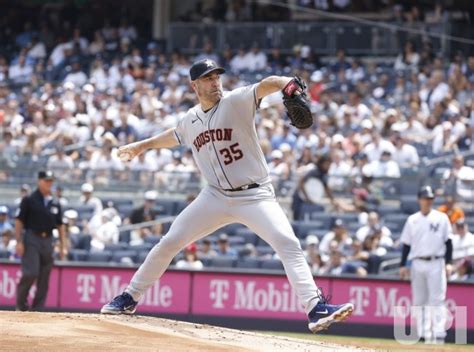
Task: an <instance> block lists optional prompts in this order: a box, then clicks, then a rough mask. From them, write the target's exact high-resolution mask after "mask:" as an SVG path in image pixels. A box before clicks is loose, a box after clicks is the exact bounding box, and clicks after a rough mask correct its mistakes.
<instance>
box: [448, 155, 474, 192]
mask: <svg viewBox="0 0 474 352" xmlns="http://www.w3.org/2000/svg"><path fill="white" fill-rule="evenodd" d="M443 182H444V185H445V191H448V192H450V193H452V192H454V190H455V191H456V194H457V196H459V197H461V199H464V198H465V199H467V200H473V199H474V169H473V168H472V167H469V166H466V165H464V157H463V156H462V155H455V156H454V157H453V163H452V168H451V169H450V170H446V171H445V173H444V174H443Z"/></svg>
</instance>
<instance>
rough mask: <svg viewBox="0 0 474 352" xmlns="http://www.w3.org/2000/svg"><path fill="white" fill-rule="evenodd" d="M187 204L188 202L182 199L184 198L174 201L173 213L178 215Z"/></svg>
mask: <svg viewBox="0 0 474 352" xmlns="http://www.w3.org/2000/svg"><path fill="white" fill-rule="evenodd" d="M188 205H189V203H188V202H187V201H184V200H179V201H176V205H175V209H174V212H175V214H176V215H178V214H179V213H181V212H182V211H183V210H184V208H186V207H187V206H188Z"/></svg>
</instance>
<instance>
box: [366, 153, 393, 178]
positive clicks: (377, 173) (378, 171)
mask: <svg viewBox="0 0 474 352" xmlns="http://www.w3.org/2000/svg"><path fill="white" fill-rule="evenodd" d="M369 168H370V175H371V176H372V177H376V178H380V177H390V178H399V177H400V168H399V167H398V164H397V163H396V162H395V161H393V160H392V152H391V151H390V150H384V151H383V152H382V155H381V156H380V160H374V161H372V162H371V163H370V166H369Z"/></svg>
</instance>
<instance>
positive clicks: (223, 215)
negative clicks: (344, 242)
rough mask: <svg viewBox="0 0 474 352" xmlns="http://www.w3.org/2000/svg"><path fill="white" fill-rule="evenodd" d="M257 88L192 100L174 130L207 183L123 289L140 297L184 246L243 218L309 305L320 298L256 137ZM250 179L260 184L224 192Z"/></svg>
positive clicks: (246, 88) (301, 298)
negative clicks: (206, 105) (208, 102)
mask: <svg viewBox="0 0 474 352" xmlns="http://www.w3.org/2000/svg"><path fill="white" fill-rule="evenodd" d="M256 87H257V85H251V86H247V87H242V88H238V89H235V90H233V91H231V92H228V93H225V94H224V96H223V97H222V98H221V100H220V101H219V103H218V104H216V105H215V106H214V107H213V108H212V109H210V110H209V111H207V112H204V111H202V109H201V107H200V106H199V105H198V106H195V107H193V108H192V109H190V110H189V111H188V112H187V114H186V115H185V116H184V117H183V118H182V119H181V120H180V122H179V123H178V126H177V127H176V129H175V137H176V139H177V141H178V142H179V143H180V144H182V145H187V146H190V147H191V148H192V151H193V155H194V159H195V160H196V162H197V164H198V167H199V169H200V170H201V172H202V174H203V175H204V177H205V178H206V180H207V181H208V186H206V187H205V188H204V189H203V190H202V191H201V192H200V193H199V195H198V197H197V198H196V199H195V200H194V201H193V202H192V203H191V204H190V205H189V206H187V207H186V208H185V209H184V210H183V211H182V212H181V213H180V214H179V215H178V216H177V217H176V219H175V220H174V221H173V223H172V225H171V227H170V229H169V231H168V233H167V234H166V235H165V236H164V237H163V239H162V240H161V241H160V242H159V243H158V245H156V246H155V247H154V248H153V250H152V251H150V253H149V254H148V256H147V258H146V260H145V262H144V263H143V264H142V265H141V266H140V269H139V270H138V271H137V272H136V273H135V275H134V276H133V278H132V281H131V282H130V285H129V286H128V287H127V290H126V291H127V292H128V293H130V294H131V295H132V297H133V298H134V299H135V300H138V299H140V297H141V296H142V295H143V294H144V293H145V291H146V290H147V289H148V288H149V287H150V286H151V285H152V284H153V283H154V282H155V281H156V280H157V279H158V278H159V277H160V276H161V275H162V274H163V273H164V271H165V270H166V268H167V267H168V265H169V263H170V262H171V260H172V258H173V257H174V256H175V255H176V253H177V252H178V251H179V250H181V249H182V248H184V247H185V246H186V245H188V244H189V243H191V242H194V241H197V240H199V239H200V238H202V237H204V236H206V235H208V234H210V233H213V232H215V231H216V230H217V229H219V228H220V227H222V226H224V225H226V224H230V223H234V222H238V223H241V224H244V225H246V226H247V227H248V228H250V229H251V230H252V231H254V232H255V233H256V234H258V235H259V236H260V237H261V238H263V239H264V240H265V241H266V242H268V243H269V244H270V245H271V246H272V247H273V248H274V249H275V251H276V252H277V254H278V256H279V257H280V258H281V261H282V262H283V265H284V267H285V271H286V273H287V275H288V279H289V281H290V283H291V284H292V286H293V288H294V289H295V291H296V293H297V294H298V297H299V299H300V301H301V302H302V303H303V305H304V307H305V310H306V312H307V313H309V312H310V311H311V309H312V308H314V306H315V305H316V303H317V302H318V299H319V298H318V289H317V286H316V284H315V282H314V280H313V277H312V276H311V271H310V270H309V266H308V264H307V263H306V259H305V257H304V255H303V251H302V250H301V245H300V243H299V240H298V238H297V237H296V236H295V234H294V232H293V229H292V228H291V224H290V222H289V221H288V218H287V217H286V216H285V213H284V211H283V209H282V208H281V207H280V205H279V204H278V202H277V201H276V198H275V192H274V190H273V186H272V185H271V183H270V177H269V175H268V167H267V163H266V161H265V157H264V155H263V152H262V150H261V149H260V146H259V144H258V139H257V133H256V130H255V123H254V116H255V111H256V109H257V105H258V102H257V98H256ZM252 183H259V184H260V186H259V187H256V188H249V189H246V190H238V191H225V190H228V189H234V190H235V189H236V188H239V187H241V186H245V185H248V184H252Z"/></svg>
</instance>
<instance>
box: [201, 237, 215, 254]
mask: <svg viewBox="0 0 474 352" xmlns="http://www.w3.org/2000/svg"><path fill="white" fill-rule="evenodd" d="M197 254H198V257H199V258H213V257H215V256H217V252H216V251H215V250H214V249H213V248H212V242H211V240H210V239H209V238H207V237H206V238H204V239H203V240H202V242H201V244H200V246H199V251H198V253H197Z"/></svg>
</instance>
